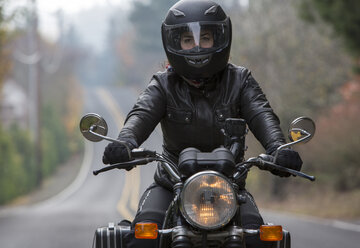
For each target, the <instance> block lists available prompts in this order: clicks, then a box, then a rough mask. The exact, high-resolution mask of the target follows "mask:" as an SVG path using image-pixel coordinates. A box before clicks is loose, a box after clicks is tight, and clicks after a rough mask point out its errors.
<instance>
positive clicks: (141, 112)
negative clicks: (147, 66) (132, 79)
mask: <svg viewBox="0 0 360 248" xmlns="http://www.w3.org/2000/svg"><path fill="white" fill-rule="evenodd" d="M165 97H166V95H165V93H164V91H163V89H162V87H161V85H160V83H159V82H158V81H157V80H156V79H155V78H153V79H152V80H151V81H150V83H149V85H148V87H147V88H146V89H145V91H144V92H142V93H141V94H140V96H139V97H138V99H137V102H136V103H135V105H134V107H133V108H132V110H131V111H130V112H129V114H128V115H127V117H126V120H125V123H124V126H123V128H122V129H121V131H120V134H119V137H118V139H119V140H123V141H127V142H129V143H131V144H132V145H133V146H135V147H138V146H140V145H141V144H142V143H143V142H144V141H145V140H146V139H147V138H148V137H149V136H150V134H151V133H152V131H153V130H154V129H155V127H156V126H157V124H158V123H159V122H160V120H161V119H162V118H163V116H164V115H165V110H166V98H165Z"/></svg>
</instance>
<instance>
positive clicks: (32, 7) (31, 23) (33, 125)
mask: <svg viewBox="0 0 360 248" xmlns="http://www.w3.org/2000/svg"><path fill="white" fill-rule="evenodd" d="M28 3H29V13H28V19H27V40H28V42H27V43H28V51H29V54H33V55H37V56H38V57H40V55H39V47H38V32H37V29H38V17H37V6H36V0H29V2H28ZM39 60H40V59H38V60H37V61H34V63H29V64H28V65H29V66H28V68H29V69H28V70H29V71H28V73H29V74H28V83H29V98H30V105H29V118H30V130H31V133H32V137H33V141H34V144H35V146H34V147H35V151H34V154H35V163H36V168H37V173H36V174H37V175H36V177H37V179H36V182H37V183H38V184H40V182H41V181H42V177H43V175H42V168H41V164H42V163H41V162H42V153H41V150H42V147H41V132H40V114H41V105H40V87H39Z"/></svg>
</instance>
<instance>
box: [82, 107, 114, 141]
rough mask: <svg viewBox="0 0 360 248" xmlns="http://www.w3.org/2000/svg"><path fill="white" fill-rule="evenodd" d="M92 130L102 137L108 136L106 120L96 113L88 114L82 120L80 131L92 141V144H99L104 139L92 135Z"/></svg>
mask: <svg viewBox="0 0 360 248" xmlns="http://www.w3.org/2000/svg"><path fill="white" fill-rule="evenodd" d="M90 128H91V130H92V132H94V133H97V134H100V135H102V136H106V135H107V132H108V126H107V124H106V121H105V120H104V118H102V117H101V116H100V115H98V114H94V113H90V114H86V115H85V116H84V117H83V118H81V120H80V131H81V133H82V135H83V136H84V137H85V138H86V139H87V140H90V141H92V142H98V141H101V140H103V138H102V137H99V136H96V135H95V134H93V133H91V132H90Z"/></svg>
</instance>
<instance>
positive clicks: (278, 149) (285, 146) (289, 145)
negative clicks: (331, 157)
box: [273, 130, 311, 164]
mask: <svg viewBox="0 0 360 248" xmlns="http://www.w3.org/2000/svg"><path fill="white" fill-rule="evenodd" d="M302 132H304V133H305V134H306V136H305V137H303V138H301V139H298V140H295V141H293V142H290V143H287V144H284V145H281V146H279V147H278V148H277V149H276V152H275V156H274V160H273V163H274V164H276V159H277V157H278V155H279V151H281V150H283V149H285V148H288V147H291V146H293V145H295V144H297V143H300V142H303V141H305V140H307V139H309V138H310V137H311V134H310V133H308V132H306V131H305V130H302Z"/></svg>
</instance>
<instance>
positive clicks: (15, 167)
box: [0, 126, 27, 204]
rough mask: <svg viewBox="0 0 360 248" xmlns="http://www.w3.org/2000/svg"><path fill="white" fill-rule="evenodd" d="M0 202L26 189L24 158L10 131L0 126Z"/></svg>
mask: <svg viewBox="0 0 360 248" xmlns="http://www.w3.org/2000/svg"><path fill="white" fill-rule="evenodd" d="M0 137H1V139H0V189H1V190H0V204H2V203H4V202H7V201H9V200H10V199H12V198H13V197H14V195H20V194H23V193H24V192H26V190H27V187H26V186H27V181H26V177H27V174H26V170H25V168H24V166H23V163H24V160H23V159H22V156H21V154H20V153H19V151H18V150H17V147H16V145H15V144H14V142H13V137H12V136H11V134H10V133H8V132H6V131H5V130H3V129H2V128H1V126H0Z"/></svg>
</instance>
